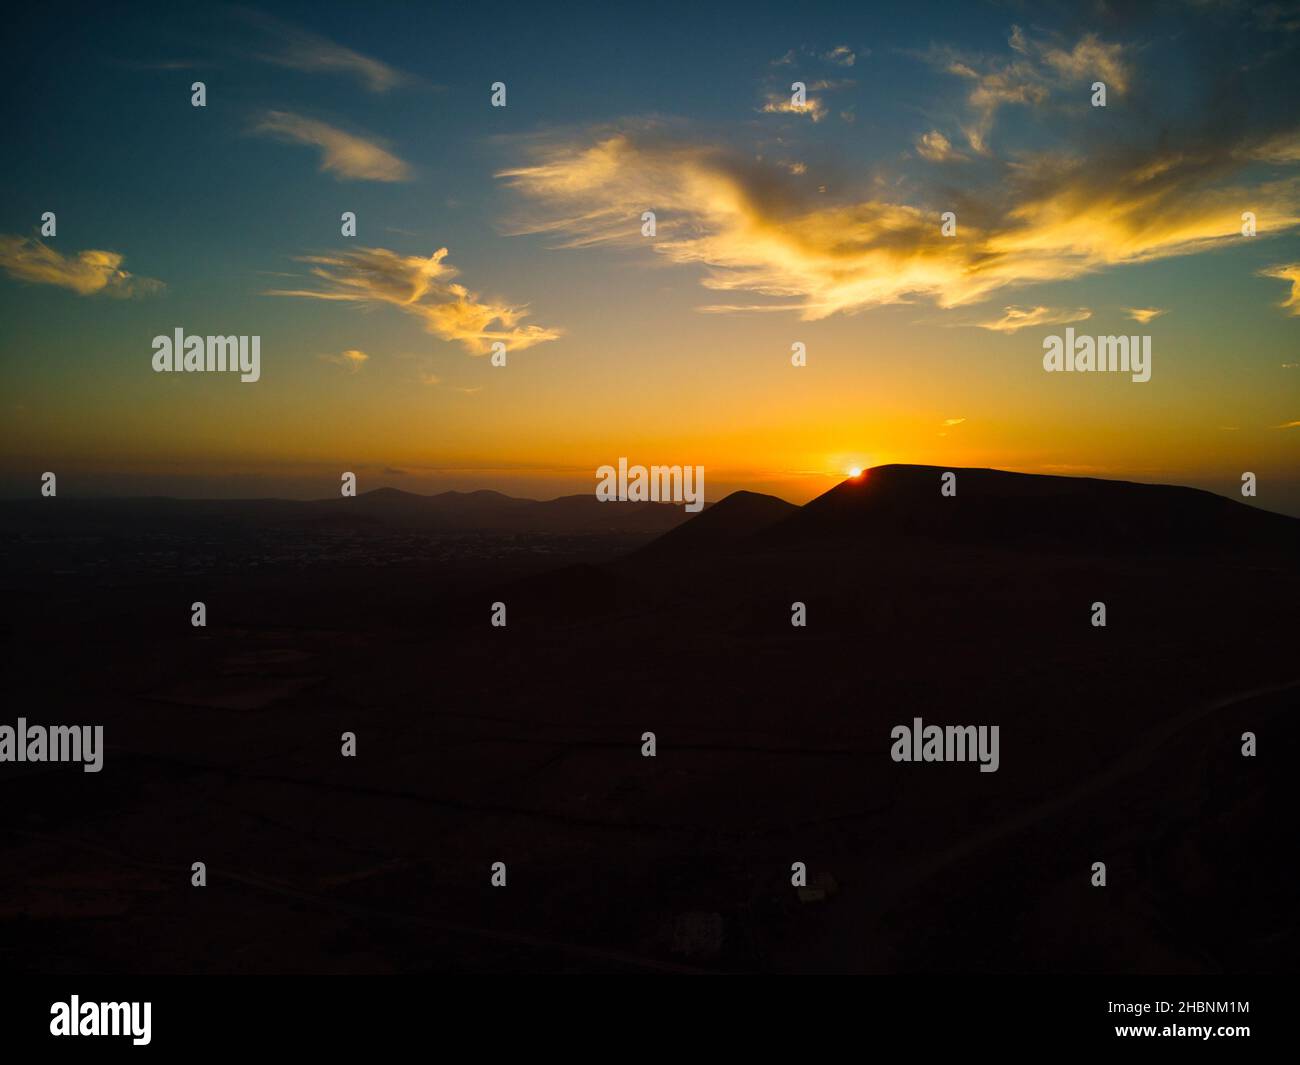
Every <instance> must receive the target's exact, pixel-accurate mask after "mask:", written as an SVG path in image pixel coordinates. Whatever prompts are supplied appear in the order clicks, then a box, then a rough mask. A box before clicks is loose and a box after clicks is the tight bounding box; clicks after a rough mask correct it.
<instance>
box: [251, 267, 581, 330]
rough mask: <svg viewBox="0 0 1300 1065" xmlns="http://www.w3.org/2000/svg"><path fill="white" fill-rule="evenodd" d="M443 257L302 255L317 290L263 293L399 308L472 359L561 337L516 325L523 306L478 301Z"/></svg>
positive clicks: (282, 290)
mask: <svg viewBox="0 0 1300 1065" xmlns="http://www.w3.org/2000/svg"><path fill="white" fill-rule="evenodd" d="M446 258H447V249H446V248H439V249H438V250H437V251H436V252H434V253H433V254H432V255H431V256H429V257H428V258H427V259H424V258H421V257H420V256H418V255H411V256H407V255H398V254H397V253H396V252H393V251H389V250H388V249H387V248H356V249H353V250H350V251H340V252H331V253H329V254H327V255H303V256H299V257H298V260H297V261H298V262H302V263H308V264H310V266H311V274H312V276H313V277H315V278H316V280H317V282H318V283H319V287H318V288H315V289H271V290H269V291H267V292H266V293H264V295H267V296H296V297H301V298H303V299H317V300H330V301H337V302H343V303H355V304H357V305H358V306H361V307H380V306H385V305H386V306H390V307H397V308H398V309H399V310H402V311H404V312H405V313H407V314H410V315H414V316H415V317H417V318H420V319H421V320H423V322H424V325H425V329H426V330H428V332H430V333H432V334H434V335H435V336H438V337H441V338H442V339H443V340H448V341H455V342H456V343H459V344H460V345H461V346H462V347H464V348H465V350H466V351H469V352H470V353H471V354H474V355H486V354H488V353H489V352H490V351H491V350H492V344H493V342H494V341H498V340H499V341H501V342H503V343H504V344H505V345H506V349H507V350H508V351H512V352H513V351H523V350H524V349H525V348H530V347H532V346H533V345H534V344H541V343H544V342H545V341H548V340H555V339H556V338H557V337H559V336H560V335H561V333H560V331H559V330H557V329H545V328H543V327H541V326H537V325H528V326H520V325H519V321H520V319H522V318H525V317H527V316H528V313H529V312H528V310H527V308H525V307H517V306H512V305H510V304H506V303H501V302H496V301H491V300H482V299H480V297H479V296H478V295H477V294H476V293H474V292H470V291H469V290H468V289H467V288H466V287H465V286H464V285H461V284H459V283H457V282H455V281H454V280H453V278H455V277H457V276H458V275H459V273H460V271H458V270H457V269H456V268H455V267H454V266H452V265H451V264H450V263H449V262H447V261H446Z"/></svg>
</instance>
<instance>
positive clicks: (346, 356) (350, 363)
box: [320, 348, 370, 373]
mask: <svg viewBox="0 0 1300 1065" xmlns="http://www.w3.org/2000/svg"><path fill="white" fill-rule="evenodd" d="M320 358H321V360H322V361H324V362H330V363H333V364H334V365H335V366H346V367H347V369H348V371H349V372H350V373H356V372H357V371H358V370H359V369H361V367H363V366H364V365H365V364H366V363H367V362H369V361H370V356H369V355H367V354H366V353H365V352H364V351H360V350H358V349H357V348H348V349H347V350H346V351H341V352H339V353H338V354H337V355H322V356H320Z"/></svg>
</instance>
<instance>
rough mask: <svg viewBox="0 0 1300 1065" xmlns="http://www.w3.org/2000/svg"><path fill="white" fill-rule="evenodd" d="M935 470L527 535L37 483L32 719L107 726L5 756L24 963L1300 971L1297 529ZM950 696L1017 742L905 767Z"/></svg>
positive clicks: (25, 552) (201, 968)
mask: <svg viewBox="0 0 1300 1065" xmlns="http://www.w3.org/2000/svg"><path fill="white" fill-rule="evenodd" d="M938 476H939V471H936V470H929V469H921V468H916V467H887V468H882V469H880V470H873V471H870V472H869V473H868V475H867V476H866V477H865V478H864V479H862V480H861V481H859V482H846V484H845V485H841V486H840V487H839V488H837V489H835V490H834V491H833V492H831V493H828V494H827V495H826V496H823V497H822V498H821V499H820V500H816V501H814V502H813V503H810V504H808V505H807V506H806V507H803V508H790V507H788V506H787V505H783V504H781V503H780V502H779V501H774V500H770V499H767V498H766V497H759V496H751V495H748V494H745V493H738V494H737V495H736V496H733V497H729V498H728V499H727V500H724V501H722V502H720V503H718V504H716V505H715V506H713V507H711V508H709V509H708V510H706V511H704V512H703V513H702V514H701V515H699V516H696V517H694V518H693V519H691V520H690V521H686V522H685V523H684V524H683V521H684V517H685V516H683V515H681V514H680V512H679V511H676V510H673V513H672V514H671V515H669V516H665V513H664V512H660V511H654V512H649V511H647V512H646V514H648V515H649V516H648V517H647V516H645V515H642V516H641V517H633V518H629V519H628V520H627V522H626V524H616V526H615V525H607V524H601V523H597V525H596V526H592V524H591V522H590V521H589V520H588V519H587V518H582V519H581V520H577V519H572V520H571V518H568V517H566V518H563V520H561V519H559V518H555V519H554V520H553V519H552V517H548V516H541V515H538V514H533V515H531V516H530V517H529V518H528V519H527V521H528V523H530V524H529V525H528V527H526V528H523V529H522V530H521V531H517V532H515V531H511V528H510V525H509V522H508V521H506V519H504V518H500V517H481V524H480V525H478V526H476V528H477V529H478V530H479V531H477V532H475V531H471V530H470V529H469V528H468V527H466V524H465V522H461V521H459V520H458V521H451V522H449V521H448V520H447V519H446V517H445V515H443V516H440V517H437V518H436V519H435V518H434V517H429V516H428V515H424V516H423V517H422V516H421V514H423V512H422V511H420V507H422V506H424V505H423V504H419V503H414V504H413V503H412V502H411V500H410V499H405V500H403V499H399V498H396V497H395V496H392V497H389V498H388V499H387V501H385V500H383V499H380V500H379V501H378V503H376V500H374V499H371V500H370V501H369V503H367V500H366V497H362V498H361V499H358V500H353V501H350V502H351V503H356V504H361V505H362V507H365V506H369V507H370V508H371V511H382V513H373V514H371V516H370V517H368V518H367V519H366V520H364V521H359V522H358V521H356V520H354V519H355V518H356V517H357V516H358V515H361V514H363V513H367V512H365V511H364V510H363V509H362V507H358V508H357V509H356V510H355V511H353V512H348V511H345V510H344V509H343V508H342V507H339V506H334V505H332V504H331V507H332V509H331V510H330V512H329V513H328V514H326V515H324V516H323V517H322V516H320V515H316V514H314V513H312V514H309V513H308V512H306V511H302V512H295V513H294V514H291V515H288V516H286V514H285V512H284V511H283V510H276V511H274V512H273V513H272V512H271V511H265V510H264V511H261V512H258V513H251V512H248V511H242V512H239V513H238V514H235V515H234V516H233V517H232V516H231V512H230V510H229V507H227V506H224V505H218V504H212V505H210V508H211V509H209V510H208V511H202V510H199V511H196V510H195V509H194V506H193V505H189V506H187V505H185V504H177V503H174V502H173V501H139V503H138V504H135V505H136V506H138V507H145V506H146V504H147V505H148V507H150V508H152V509H149V510H148V513H147V516H143V517H142V516H139V514H138V513H137V514H136V516H133V513H135V512H133V511H132V509H131V507H132V504H126V503H112V504H110V503H101V504H92V503H83V504H73V503H72V501H65V500H49V501H41V503H40V506H41V507H44V509H43V510H40V509H36V508H35V506H34V505H33V504H27V503H23V504H18V503H15V504H5V505H4V506H3V507H0V536H2V537H3V544H2V546H3V550H4V564H3V565H4V568H3V571H2V572H0V589H2V590H3V597H4V602H5V612H4V633H3V654H4V677H5V680H4V686H5V696H6V697H5V700H4V703H5V706H6V707H7V710H6V711H5V713H4V715H3V717H0V723H7V724H13V723H14V720H15V719H16V718H17V717H18V716H20V715H23V716H26V717H27V718H28V719H29V721H31V722H33V723H43V724H103V725H104V726H105V733H106V744H107V755H106V758H105V765H104V769H103V771H102V772H100V773H98V774H88V773H83V772H81V770H80V768H79V767H77V766H45V765H14V764H4V765H0V869H3V876H0V971H6V972H15V971H17V972H29V971H30V972H47V973H48V972H53V973H65V972H122V971H126V972H136V971H140V972H176V973H189V972H304V971H305V972H405V973H415V972H445V971H473V972H479V971H504V970H528V971H611V972H613V971H639V970H657V969H667V970H674V969H686V970H692V969H698V970H729V971H757V972H773V971H779V972H792V971H867V972H881V971H929V972H936V971H938V972H1003V971H1031V972H1080V971H1084V972H1098V971H1100V972H1130V971H1137V972H1170V973H1174V972H1238V971H1247V972H1270V971H1284V970H1290V971H1294V969H1295V966H1296V963H1297V961H1298V960H1300V927H1298V922H1297V915H1296V908H1295V881H1294V879H1293V874H1292V866H1293V864H1294V863H1293V861H1292V857H1291V855H1292V851H1293V844H1292V835H1293V832H1292V824H1291V815H1290V811H1293V810H1294V807H1295V795H1296V784H1295V770H1294V760H1293V752H1295V751H1296V750H1297V745H1298V744H1300V716H1298V715H1297V709H1298V708H1300V656H1298V655H1297V652H1296V648H1297V635H1298V627H1297V623H1296V610H1297V603H1300V565H1298V564H1297V558H1298V557H1300V556H1298V555H1297V551H1296V548H1297V544H1298V541H1297V533H1296V528H1297V526H1298V525H1300V523H1298V522H1296V521H1294V520H1293V519H1287V518H1278V517H1276V516H1273V515H1268V514H1265V513H1262V512H1260V511H1257V510H1252V509H1249V508H1246V507H1244V506H1242V505H1239V504H1235V503H1231V502H1229V501H1226V500H1221V499H1219V498H1218V497H1214V496H1210V495H1207V494H1205V493H1198V492H1191V491H1189V490H1185V489H1162V488H1158V487H1150V486H1126V485H1115V484H1112V483H1109V482H1096V481H1080V480H1071V481H1066V480H1065V479H1057V478H1030V477H1023V478H1019V477H1016V476H1015V475H1005V474H995V473H992V472H990V471H973V470H972V471H959V477H960V483H959V490H958V496H957V498H956V499H943V498H941V497H940V496H939V494H938ZM502 498H504V497H502ZM47 504H48V505H47ZM303 506H309V505H303ZM610 506H620V505H619V504H611V505H610ZM54 507H64V508H65V510H64V511H62V512H59V511H55V510H54V509H53V508H54ZM575 507H576V508H577V509H579V510H582V509H583V504H572V505H571V507H570V509H572V508H575ZM115 508H116V509H115ZM158 508H162V510H163V512H161V513H160V512H159V509H158ZM169 508H170V509H169ZM412 508H414V511H415V513H414V514H413V513H412ZM255 509H256V508H255ZM290 509H292V506H290ZM488 509H489V510H492V509H493V508H488ZM498 509H499V508H498ZM563 509H564V508H561V510H563ZM670 509H672V508H670ZM583 512H584V513H586V512H585V510H584V511H583ZM393 513H397V514H398V517H396V518H394V517H393ZM493 513H497V511H496V510H493ZM548 513H549V512H548ZM619 513H623V512H619ZM96 515H98V516H96ZM222 515H224V517H223V516H222ZM304 515H305V517H304ZM339 515H342V517H340V516H339ZM468 520H469V519H466V522H468ZM611 520H612V519H611ZM620 521H622V519H620ZM601 522H602V523H603V522H604V519H603V518H602V519H601ZM471 524H472V523H471ZM665 532H666V533H667V534H666V535H663V536H662V538H661V539H660V538H659V537H660V534H663V533H665ZM286 545H293V549H292V551H290V550H289V548H288V547H286ZM344 548H346V549H344ZM196 600H201V601H203V602H205V603H206V606H207V616H208V623H207V627H206V628H202V629H197V628H193V627H191V624H190V604H191V603H192V602H193V601H196ZM496 601H502V602H505V603H506V604H507V609H508V625H507V627H506V628H504V629H502V628H493V627H492V626H491V625H490V616H491V605H492V603H493V602H496ZM796 601H798V602H802V603H804V604H806V607H807V619H808V623H807V626H806V627H805V628H795V627H792V626H791V624H790V618H791V604H792V603H793V602H796ZM1097 601H1101V602H1104V603H1105V604H1106V609H1107V622H1108V623H1107V626H1106V627H1105V628H1095V627H1093V626H1092V624H1091V620H1090V619H1091V616H1092V609H1091V608H1092V604H1093V603H1094V602H1097ZM914 717H920V718H922V719H923V720H924V721H925V723H927V724H941V725H945V724H954V725H964V724H976V725H978V724H989V725H993V724H996V725H998V726H1000V729H1001V751H1000V755H1001V767H1000V769H999V770H998V771H997V772H996V773H980V772H979V771H978V766H977V765H976V764H974V763H966V764H900V763H896V762H894V761H892V760H891V759H890V755H889V750H890V730H891V728H893V726H895V725H898V724H910V723H911V721H912V719H913V718H914ZM345 731H353V732H355V733H356V735H357V738H358V756H357V757H356V758H354V759H346V758H343V757H341V756H340V735H341V733H343V732H345ZM647 731H652V732H654V733H655V734H656V737H657V741H658V754H657V757H655V758H644V757H642V756H641V742H642V741H641V737H642V734H643V733H644V732H647ZM1244 731H1251V732H1254V733H1256V735H1257V736H1258V744H1259V753H1258V756H1257V757H1255V758H1243V757H1242V754H1241V746H1242V743H1241V735H1242V733H1243V732H1244ZM195 861H203V862H206V864H207V868H208V878H209V879H208V886H207V887H206V888H202V889H199V888H194V887H191V886H190V875H191V874H190V867H191V863H192V862H195ZM497 861H501V862H505V863H506V864H507V867H508V884H507V886H506V887H504V888H494V887H492V886H491V885H490V883H489V869H490V866H491V864H492V863H493V862H497ZM796 861H801V862H805V863H806V864H807V868H808V873H809V879H810V883H811V885H812V886H813V887H814V889H816V890H814V891H812V892H805V893H803V895H802V896H801V893H799V892H798V891H797V890H796V889H795V888H794V887H792V886H791V882H790V870H791V863H793V862H796ZM1099 861H1100V862H1105V863H1106V868H1107V878H1108V883H1107V886H1106V887H1104V888H1094V887H1092V886H1091V882H1090V881H1091V877H1092V864H1093V863H1094V862H1099Z"/></svg>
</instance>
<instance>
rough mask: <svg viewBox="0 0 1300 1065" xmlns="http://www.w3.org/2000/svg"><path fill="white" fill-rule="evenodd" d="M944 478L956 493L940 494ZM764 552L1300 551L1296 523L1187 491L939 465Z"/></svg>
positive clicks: (848, 488)
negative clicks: (897, 546)
mask: <svg viewBox="0 0 1300 1065" xmlns="http://www.w3.org/2000/svg"><path fill="white" fill-rule="evenodd" d="M945 473H952V474H954V475H955V478H956V480H955V488H956V494H955V495H951V496H945V495H943V494H942V493H941V484H942V478H943V475H944V474H945ZM757 540H758V541H760V542H761V543H762V544H763V546H766V547H798V546H812V545H816V544H825V543H827V542H829V541H840V542H846V541H847V542H868V541H885V542H894V543H897V542H900V541H909V542H910V541H916V542H921V543H927V542H928V543H946V544H970V545H982V546H999V547H1010V548H1018V549H1033V548H1035V547H1043V548H1053V549H1068V550H1072V551H1078V552H1080V553H1084V554H1101V555H1106V554H1142V553H1149V552H1154V551H1164V550H1182V549H1217V548H1236V549H1241V548H1260V549H1270V550H1272V549H1276V550H1283V549H1290V550H1294V549H1295V548H1296V547H1300V520H1298V519H1295V518H1290V517H1286V516H1284V515H1280V514H1274V513H1271V512H1269V511H1264V510H1260V509H1257V508H1255V507H1251V506H1247V505H1246V504H1244V503H1238V502H1235V501H1233V500H1230V499H1225V498H1224V497H1222V496H1218V495H1215V494H1213V493H1212V492H1205V491H1201V490H1199V489H1195V488H1181V487H1176V486H1171V485H1158V484H1137V483H1133V482H1130V481H1106V480H1099V479H1096V478H1090V477H1054V476H1044V475H1040V474H1026V473H1008V472H1006V471H1004V470H991V469H967V468H960V467H956V468H944V467H940V466H904V465H889V466H877V467H874V468H872V469H870V470H867V471H866V472H865V473H864V474H862V475H861V476H860V477H856V478H853V479H852V480H848V481H844V482H842V483H841V484H838V485H836V486H835V487H834V488H832V489H831V490H830V491H828V492H826V493H824V494H823V495H820V496H818V497H817V498H816V499H814V500H812V501H811V502H809V503H807V504H805V505H804V506H803V507H801V508H799V510H798V512H797V513H795V514H793V515H791V516H790V517H789V518H787V519H786V520H784V521H782V522H780V523H778V524H777V525H775V526H772V527H771V528H769V529H767V530H765V531H763V532H760V533H759V534H758V537H757Z"/></svg>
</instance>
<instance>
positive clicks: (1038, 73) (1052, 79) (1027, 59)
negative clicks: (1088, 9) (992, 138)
mask: <svg viewBox="0 0 1300 1065" xmlns="http://www.w3.org/2000/svg"><path fill="white" fill-rule="evenodd" d="M1008 45H1009V46H1010V48H1011V50H1012V52H1013V53H1015V54H1014V56H1011V57H1005V56H988V55H969V54H965V53H961V52H958V51H956V50H954V49H951V48H938V47H936V48H931V49H930V51H929V52H927V53H926V54H925V56H924V58H925V59H926V60H928V61H929V62H930V63H931V64H932V65H934V66H936V67H938V68H939V69H941V70H943V71H944V72H945V73H948V74H952V75H954V76H956V77H959V78H963V79H965V80H967V81H969V82H971V87H970V89H969V91H968V94H967V97H966V105H967V107H968V108H969V109H970V111H971V119H970V121H969V122H968V123H966V124H964V125H963V127H962V132H963V133H965V135H966V140H967V142H968V143H969V144H970V147H971V150H972V151H974V152H976V153H977V154H980V155H986V154H988V153H989V150H990V149H989V143H988V137H989V134H990V133H991V132H992V129H993V124H994V120H995V118H996V116H997V112H998V111H999V110H1000V109H1001V108H1003V107H1005V106H1007V105H1010V104H1019V105H1022V106H1026V107H1040V106H1042V105H1044V104H1046V103H1047V101H1048V100H1049V98H1050V97H1051V95H1052V93H1053V92H1055V91H1057V90H1060V89H1063V88H1067V87H1073V86H1076V85H1078V84H1080V83H1084V84H1088V83H1091V82H1093V81H1096V80H1100V81H1104V82H1105V83H1106V87H1107V89H1108V90H1109V91H1110V92H1112V93H1114V94H1115V95H1117V96H1123V95H1124V94H1125V93H1126V92H1127V91H1128V89H1129V85H1130V84H1131V81H1132V71H1131V68H1130V64H1129V61H1128V56H1127V50H1126V48H1125V46H1124V45H1121V44H1108V43H1106V42H1105V41H1103V40H1101V39H1100V38H1099V37H1098V36H1097V35H1096V34H1092V33H1089V34H1085V35H1084V36H1083V37H1081V38H1080V39H1079V40H1078V41H1077V42H1075V44H1074V46H1073V47H1071V48H1068V49H1067V48H1064V47H1062V46H1060V45H1059V44H1054V43H1052V42H1049V41H1045V40H1035V39H1033V38H1031V37H1028V36H1027V35H1026V34H1025V32H1024V30H1022V29H1021V28H1020V27H1019V26H1013V27H1012V28H1011V37H1010V39H1009V41H1008Z"/></svg>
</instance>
